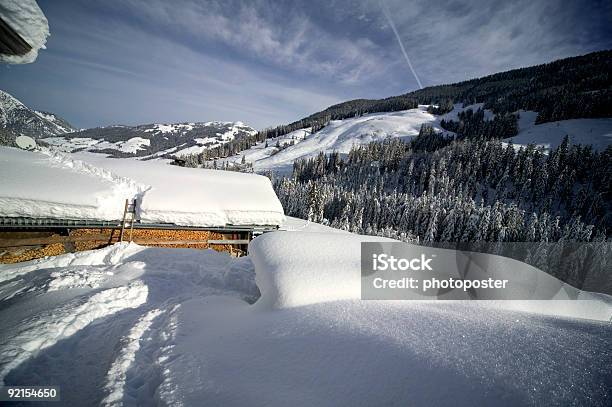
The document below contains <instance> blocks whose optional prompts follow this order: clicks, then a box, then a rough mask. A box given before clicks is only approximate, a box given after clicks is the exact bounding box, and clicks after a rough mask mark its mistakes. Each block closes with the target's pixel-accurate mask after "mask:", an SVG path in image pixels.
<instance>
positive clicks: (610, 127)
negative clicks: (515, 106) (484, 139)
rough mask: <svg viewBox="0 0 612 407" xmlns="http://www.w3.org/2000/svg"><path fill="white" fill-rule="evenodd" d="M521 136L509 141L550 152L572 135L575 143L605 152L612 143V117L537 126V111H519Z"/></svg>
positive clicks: (572, 120)
mask: <svg viewBox="0 0 612 407" xmlns="http://www.w3.org/2000/svg"><path fill="white" fill-rule="evenodd" d="M519 114H520V118H519V123H518V124H519V133H518V135H516V136H515V137H511V138H508V139H507V140H508V141H510V140H511V141H512V143H513V144H515V145H518V146H524V145H527V144H535V145H537V146H538V147H541V148H543V149H544V150H545V151H550V150H551V149H554V148H556V147H558V146H559V144H561V142H562V141H563V138H564V137H565V136H566V135H567V136H569V140H570V143H572V144H587V145H592V146H593V149H595V150H605V149H606V147H608V146H609V145H610V144H612V118H605V119H571V120H560V121H556V122H549V123H542V124H535V120H536V117H537V116H538V113H537V112H532V111H519Z"/></svg>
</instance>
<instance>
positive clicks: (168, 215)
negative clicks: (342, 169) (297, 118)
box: [76, 153, 284, 226]
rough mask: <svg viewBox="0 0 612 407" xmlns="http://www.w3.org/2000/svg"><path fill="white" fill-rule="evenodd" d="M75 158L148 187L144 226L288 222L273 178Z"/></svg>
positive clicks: (95, 157) (143, 206)
mask: <svg viewBox="0 0 612 407" xmlns="http://www.w3.org/2000/svg"><path fill="white" fill-rule="evenodd" d="M76 157H78V158H80V159H82V160H85V161H87V162H89V163H91V164H92V165H95V166H96V167H101V168H104V169H107V170H108V171H112V172H113V173H115V174H119V175H123V176H125V177H130V178H131V179H133V180H135V181H136V182H138V183H141V184H144V185H148V186H149V187H148V189H147V190H146V192H145V193H144V194H143V195H142V198H141V202H140V207H139V218H140V220H141V221H143V222H148V223H175V224H177V225H190V226H199V225H202V226H224V225H250V224H255V225H279V224H281V222H282V221H283V220H284V214H283V207H282V205H281V203H280V201H279V200H278V198H277V197H276V194H275V192H274V190H273V188H272V184H271V182H270V180H269V179H268V178H267V177H264V176H261V175H256V174H244V173H238V172H230V171H217V170H207V169H199V168H182V167H177V166H172V165H167V164H166V163H165V162H160V161H138V160H129V159H109V158H105V157H101V156H100V155H97V154H90V153H79V154H76Z"/></svg>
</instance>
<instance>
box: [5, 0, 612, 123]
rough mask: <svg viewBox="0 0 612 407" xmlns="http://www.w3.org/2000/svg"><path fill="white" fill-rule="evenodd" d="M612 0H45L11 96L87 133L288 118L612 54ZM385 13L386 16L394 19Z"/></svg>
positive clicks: (12, 76) (13, 73)
mask: <svg viewBox="0 0 612 407" xmlns="http://www.w3.org/2000/svg"><path fill="white" fill-rule="evenodd" d="M611 4H612V3H610V2H606V1H592V2H585V1H571V0H570V1H537V0H526V1H522V0H519V1H506V2H501V1H488V0H487V1H469V2H461V1H407V0H385V2H384V4H383V3H382V2H381V0H342V1H340V0H322V1H321V0H311V1H257V0H252V1H242V2H237V1H232V0H225V1H188V0H185V1H182V0H176V1H167V0H146V1H137V0H105V1H99V2H92V1H64V0H48V1H41V0H39V5H40V6H41V8H42V9H43V11H44V12H45V14H46V16H47V18H48V20H49V26H50V31H51V37H50V38H49V40H48V42H47V49H46V50H42V51H41V52H40V54H39V57H38V59H37V60H36V62H34V63H32V64H28V65H3V66H0V89H3V90H6V91H8V92H9V93H11V94H13V95H14V96H16V97H17V98H19V99H20V100H21V101H22V102H24V103H26V104H27V105H29V106H32V107H35V108H37V109H42V110H48V111H52V112H54V113H57V114H59V115H60V116H63V117H64V118H66V119H67V120H68V121H70V122H72V123H73V124H74V125H76V126H78V127H94V126H101V125H109V124H141V123H152V122H180V121H208V120H228V121H237V120H241V121H243V122H245V123H247V124H250V125H251V126H254V127H256V128H263V127H266V126H271V125H276V124H281V123H287V122H290V121H293V120H296V119H299V118H301V117H303V116H306V115H308V114H310V113H313V112H315V111H318V110H321V109H323V108H325V107H327V106H329V105H331V104H334V103H337V102H341V101H344V100H347V99H353V98H381V97H387V96H392V95H397V94H401V93H404V92H407V91H410V90H414V89H417V88H418V83H417V80H416V79H415V76H414V75H413V73H412V72H411V70H410V68H409V66H408V63H407V61H406V59H405V57H404V55H403V54H402V52H401V48H400V45H399V43H398V40H397V37H396V36H395V34H394V32H393V30H392V27H391V25H390V21H389V18H391V22H392V23H393V24H394V26H395V27H396V29H397V33H398V36H399V38H400V39H401V41H402V43H403V45H404V48H405V50H406V54H407V56H408V57H409V58H410V60H411V62H412V65H413V68H414V71H415V73H416V74H417V76H418V77H419V79H420V81H421V82H422V84H423V86H429V85H435V84H441V83H451V82H456V81H461V80H464V79H469V78H473V77H478V76H482V75H486V74H489V73H494V72H498V71H503V70H507V69H512V68H517V67H521V66H528V65H533V64H538V63H543V62H548V61H551V60H554V59H558V58H562V57H567V56H573V55H579V54H584V53H588V52H591V51H595V50H600V49H609V48H612V28H610V24H609V22H610V21H612V5H611ZM384 7H386V8H387V9H388V13H387V14H386V15H385V13H384V12H383V11H384Z"/></svg>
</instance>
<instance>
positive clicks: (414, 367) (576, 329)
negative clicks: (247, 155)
mask: <svg viewBox="0 0 612 407" xmlns="http://www.w3.org/2000/svg"><path fill="white" fill-rule="evenodd" d="M289 223H297V222H289ZM289 226H290V225H289ZM294 226H295V227H296V228H299V229H300V230H302V232H274V233H270V234H266V235H263V236H261V237H259V238H257V239H256V240H255V241H253V243H252V245H251V252H252V253H253V256H254V258H255V267H256V268H257V270H254V267H253V264H251V261H250V259H249V258H248V257H246V258H239V259H234V258H231V257H230V256H228V255H227V254H223V253H217V252H214V251H212V250H191V249H162V248H146V247H141V246H138V245H134V244H116V245H114V246H112V247H109V248H106V249H101V250H95V251H90V252H82V253H76V254H70V255H62V256H58V257H54V258H48V259H43V260H38V261H33V262H28V263H24V264H18V265H7V266H2V267H0V276H3V275H4V276H7V278H6V279H4V280H3V281H0V294H1V296H0V324H1V326H2V327H3V330H2V331H1V332H0V376H1V377H2V379H3V380H4V383H5V384H7V385H25V384H27V385H45V384H49V383H54V384H56V385H59V386H61V388H62V402H63V403H64V404H65V405H100V404H102V405H125V406H136V405H183V406H200V405H224V406H243V405H253V406H259V405H262V406H263V405H266V406H285V405H287V404H289V403H290V404H292V405H295V406H312V405H317V406H337V405H352V406H371V405H440V406H453V407H457V406H472V405H496V406H497V405H499V406H515V405H595V406H608V405H609V404H610V401H611V400H612V393H611V390H610V387H609V386H608V385H607V384H608V382H609V380H608V377H609V373H610V365H611V363H612V354H611V353H610V349H609V339H610V335H611V334H612V331H611V328H612V326H611V325H610V324H609V322H600V321H593V320H586V319H574V318H568V317H565V316H561V315H558V316H548V315H543V314H533V313H525V312H517V311H515V310H508V309H507V307H499V306H492V305H491V304H490V303H489V302H470V301H455V302H448V301H437V302H432V301H360V300H359V299H356V298H355V296H356V295H358V293H355V291H354V290H353V289H350V288H349V289H347V288H346V287H342V285H341V284H340V283H342V284H345V283H346V282H347V280H352V282H351V281H349V284H355V281H358V279H359V274H360V273H359V260H358V259H359V256H358V252H357V256H355V254H356V250H358V248H359V244H358V243H359V242H360V241H361V240H363V239H367V240H370V239H371V237H364V236H355V235H350V234H348V233H341V232H340V233H321V231H325V230H326V229H327V228H324V227H318V226H317V225H312V224H306V225H304V224H301V225H297V224H296V225H294ZM294 226H290V227H294ZM309 230H312V231H311V232H309ZM381 240H382V239H381ZM255 273H257V281H258V284H259V285H260V289H261V292H262V297H261V298H260V299H259V301H258V302H257V303H256V305H255V306H252V305H249V304H250V303H252V302H253V300H255V299H257V296H258V292H257V286H255ZM357 284H358V283H357ZM349 287H350V286H349ZM279 299H280V300H279ZM245 300H248V302H247V301H245ZM281 300H282V301H281ZM511 302H512V303H515V302H517V301H511ZM546 303H547V304H548V307H549V308H551V309H553V308H554V307H556V304H553V303H551V302H546ZM565 303H567V304H568V305H567V307H568V308H571V307H573V306H574V305H575V304H576V303H577V301H565ZM269 304H273V305H275V306H274V307H270V306H268V305H269ZM549 311H550V310H549ZM549 313H550V312H549Z"/></svg>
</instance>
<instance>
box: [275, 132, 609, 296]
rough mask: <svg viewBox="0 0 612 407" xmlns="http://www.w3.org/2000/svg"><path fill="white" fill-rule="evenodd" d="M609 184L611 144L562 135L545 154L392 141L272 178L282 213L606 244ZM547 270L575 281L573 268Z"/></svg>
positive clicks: (408, 237) (383, 228) (457, 233)
mask: <svg viewBox="0 0 612 407" xmlns="http://www.w3.org/2000/svg"><path fill="white" fill-rule="evenodd" d="M437 136H438V137H441V135H437ZM419 137H421V136H419ZM425 137H429V136H427V135H425ZM417 139H418V138H417ZM415 140H416V139H415ZM611 186H612V147H609V148H608V149H607V150H605V151H603V152H596V151H593V150H592V149H591V147H589V146H586V147H585V146H581V145H570V144H569V141H568V138H566V139H565V140H564V141H563V143H562V144H561V145H560V146H559V147H558V148H557V149H555V150H554V151H552V152H551V153H550V154H548V155H546V154H544V153H543V152H542V151H540V150H538V149H536V148H535V147H534V146H528V147H526V148H521V149H516V148H515V147H514V146H513V145H512V144H507V145H504V144H502V143H501V142H500V141H498V140H487V139H484V138H475V139H465V140H451V141H450V143H449V144H448V145H446V146H445V147H442V148H439V149H436V150H435V151H429V152H428V151H425V150H423V149H415V148H414V146H412V145H410V144H405V143H403V142H401V141H398V140H397V139H392V140H388V141H385V142H379V143H372V144H369V145H365V146H361V147H357V148H355V149H353V150H352V151H351V152H350V154H349V155H348V156H347V157H346V158H341V157H340V156H339V155H338V154H330V155H328V156H325V155H324V154H320V155H318V156H317V157H315V158H311V159H306V160H299V161H296V162H295V164H294V170H293V175H292V177H290V178H281V179H275V180H274V187H275V190H276V192H277V195H278V197H279V199H280V200H281V202H282V204H283V207H284V208H285V212H286V214H287V215H290V216H295V217H299V218H303V219H308V220H311V221H313V222H320V223H323V224H328V225H331V226H332V227H336V228H340V229H344V230H348V231H351V232H354V233H360V234H369V235H380V236H387V237H391V238H395V239H399V240H403V241H410V242H417V243H421V244H434V243H436V242H476V243H477V242H499V243H503V242H543V243H546V244H548V243H554V242H606V239H607V237H608V233H609V231H610V230H611V229H610V228H611V227H612V216H611V214H612V212H611V203H612V189H611ZM547 271H549V272H551V273H552V274H554V275H556V276H558V277H561V278H563V279H564V280H566V281H569V282H570V283H572V284H574V285H577V286H580V281H579V280H580V276H575V275H574V276H573V277H571V276H570V274H572V271H571V270H568V269H565V268H564V269H562V270H561V269H559V270H556V271H555V270H547ZM564 273H565V274H564ZM572 275H573V274H572Z"/></svg>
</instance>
